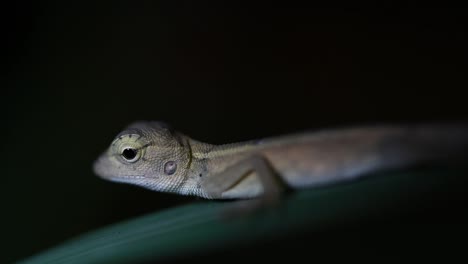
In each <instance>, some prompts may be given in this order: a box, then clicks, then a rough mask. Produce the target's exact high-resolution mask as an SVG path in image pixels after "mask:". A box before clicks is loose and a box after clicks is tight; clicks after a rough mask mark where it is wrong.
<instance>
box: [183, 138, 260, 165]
mask: <svg viewBox="0 0 468 264" xmlns="http://www.w3.org/2000/svg"><path fill="white" fill-rule="evenodd" d="M190 144H191V146H192V155H193V158H195V159H198V160H206V159H216V158H221V157H224V156H232V155H238V154H242V153H245V152H251V151H253V150H256V149H258V148H259V145H258V142H257V141H255V140H252V141H245V142H238V143H231V144H223V145H211V144H207V143H203V142H199V141H196V140H191V141H190Z"/></svg>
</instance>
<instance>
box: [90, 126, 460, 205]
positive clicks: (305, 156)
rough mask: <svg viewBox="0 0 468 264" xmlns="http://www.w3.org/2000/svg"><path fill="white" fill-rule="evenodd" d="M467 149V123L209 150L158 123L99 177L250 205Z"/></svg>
mask: <svg viewBox="0 0 468 264" xmlns="http://www.w3.org/2000/svg"><path fill="white" fill-rule="evenodd" d="M467 149H468V126H467V125H464V124H454V125H441V126H438V125H413V126H373V127H371V126H368V127H355V128H346V129H335V130H324V131H319V132H312V133H302V134H294V135H287V136H282V137H276V138H267V139H263V140H252V141H246V142H241V143H234V144H226V145H211V144H207V143H203V142H199V141H197V140H194V139H192V138H190V137H188V136H186V135H184V134H182V133H180V132H177V131H175V130H173V129H172V128H171V127H169V126H168V125H166V124H164V123H161V122H137V123H134V124H132V125H130V126H129V127H128V128H127V129H125V130H124V131H122V132H121V133H120V134H119V135H118V136H117V137H116V138H115V140H114V141H113V142H112V144H111V146H110V147H109V149H108V150H107V151H106V152H105V153H103V154H102V155H101V156H100V157H99V158H98V160H97V161H96V162H95V164H94V171H95V173H96V174H97V175H99V176H100V177H102V178H104V179H107V180H111V181H117V182H124V183H129V184H136V185H139V186H142V187H145V188H149V189H151V190H155V191H162V192H172V193H177V194H181V195H195V196H200V197H204V198H208V199H226V198H236V199H245V198H254V197H259V196H262V195H263V196H268V195H270V196H272V197H274V196H277V195H278V194H279V193H281V191H282V189H283V188H282V187H283V186H287V187H289V188H292V189H301V188H310V187H314V186H322V185H325V184H330V183H336V182H341V181H349V180H352V179H356V178H359V177H361V176H365V175H367V174H369V173H371V172H375V171H379V170H384V169H398V168H402V167H405V166H410V165H415V164H419V163H423V162H433V161H443V160H450V159H451V158H453V157H460V156H461V155H462V154H466V150H467Z"/></svg>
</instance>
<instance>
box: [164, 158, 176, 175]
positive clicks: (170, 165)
mask: <svg viewBox="0 0 468 264" xmlns="http://www.w3.org/2000/svg"><path fill="white" fill-rule="evenodd" d="M176 170H177V163H176V162H175V161H172V160H171V161H168V162H166V164H164V173H165V174H166V175H172V174H174V173H175V172H176Z"/></svg>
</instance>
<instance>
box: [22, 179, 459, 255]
mask: <svg viewBox="0 0 468 264" xmlns="http://www.w3.org/2000/svg"><path fill="white" fill-rule="evenodd" d="M462 178H466V173H463V172H460V171H457V172H456V171H447V170H413V171H406V172H386V173H381V174H378V175H373V176H372V177H367V178H365V179H363V180H360V181H357V182H352V183H347V184H339V185H335V186H330V187H323V188H315V189H309V190H303V191H297V192H294V193H292V194H290V195H287V196H285V197H284V199H283V201H282V202H281V203H280V204H279V205H278V206H276V207H274V208H268V209H263V210H259V211H256V212H254V213H250V214H247V215H240V216H238V217H233V218H231V219H225V218H222V217H221V216H222V215H223V214H222V213H223V212H224V210H226V208H228V207H229V206H232V203H233V202H227V201H224V202H216V201H197V202H194V203H193V204H190V205H186V206H181V207H178V208H173V209H169V210H165V211H161V212H154V213H152V214H149V215H146V216H143V217H138V218H136V219H131V220H128V221H124V222H121V223H117V224H115V225H112V226H109V227H105V228H102V229H100V230H96V231H94V232H91V233H88V234H84V235H82V236H80V237H77V238H75V239H72V240H70V241H68V242H65V243H63V244H62V245H59V246H57V247H55V248H52V249H50V250H48V251H45V252H43V253H42V254H38V255H36V256H33V257H31V258H29V259H26V260H24V261H23V262H21V263H136V262H141V261H149V260H151V261H160V260H167V259H171V258H173V257H177V256H191V255H195V254H209V252H214V250H217V249H218V250H222V249H224V248H228V247H230V248H236V247H238V246H240V245H245V243H250V244H252V245H255V244H256V243H260V242H263V241H267V240H269V239H274V238H279V239H281V238H282V237H284V236H286V235H288V234H291V233H297V232H302V231H304V230H307V231H312V232H320V231H323V230H332V229H333V228H337V227H339V226H340V227H341V226H343V224H345V225H346V224H349V223H355V222H358V223H359V222H360V221H361V222H362V221H363V220H366V219H372V218H373V217H375V216H377V215H381V214H382V213H385V212H386V213H387V215H388V212H392V210H393V211H395V210H396V211H398V212H401V210H405V209H404V208H406V209H407V210H412V209H413V207H417V206H419V205H421V204H423V205H424V204H426V203H428V200H427V198H428V197H434V195H437V194H440V195H444V194H446V193H448V192H452V191H453V188H457V187H456V186H459V183H460V179H462ZM408 204H412V206H413V207H408ZM405 206H406V207H405Z"/></svg>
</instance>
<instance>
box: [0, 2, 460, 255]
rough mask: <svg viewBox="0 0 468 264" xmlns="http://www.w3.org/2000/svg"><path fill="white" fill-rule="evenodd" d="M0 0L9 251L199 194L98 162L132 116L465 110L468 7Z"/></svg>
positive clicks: (341, 118)
mask: <svg viewBox="0 0 468 264" xmlns="http://www.w3.org/2000/svg"><path fill="white" fill-rule="evenodd" d="M165 2H168V1H165ZM169 2H170V1H169ZM2 5H3V7H2V9H1V13H2V16H1V17H2V21H1V23H2V45H3V47H2V53H4V56H3V59H2V61H3V62H4V67H5V69H4V70H3V71H2V72H3V74H4V75H5V77H4V78H3V83H4V84H3V85H2V86H3V89H2V95H1V111H2V113H3V116H4V118H3V119H2V123H3V128H2V129H1V130H2V134H3V137H2V138H3V142H2V143H1V151H2V157H3V161H2V163H1V164H2V181H1V182H2V183H1V186H2V192H1V199H0V201H1V208H2V214H1V218H2V219H1V223H2V225H1V228H2V231H1V237H2V240H3V241H2V242H4V243H2V244H4V245H6V250H5V251H3V250H2V251H3V252H2V254H1V258H2V260H0V262H2V263H3V262H5V261H12V260H15V259H19V258H23V257H26V256H29V255H31V254H34V253H37V252H39V251H41V250H44V249H46V248H48V247H50V246H53V245H57V244H59V243H60V242H62V241H63V240H65V239H68V238H71V237H73V236H76V235H78V234H80V233H82V232H85V231H90V230H94V229H96V228H99V227H102V226H104V225H107V224H110V223H114V222H117V221H119V220H123V219H130V218H132V217H134V216H138V215H142V214H145V213H149V212H153V211H156V210H160V209H162V208H166V207H171V206H174V205H176V204H181V203H186V202H190V201H193V199H194V198H185V197H178V196H175V195H169V194H159V193H154V192H150V191H147V190H144V189H140V188H138V187H133V186H129V185H120V184H115V183H110V182H104V181H102V180H100V179H99V178H97V177H95V175H94V174H93V173H92V171H91V165H92V162H93V160H94V159H95V158H96V157H97V155H98V154H99V153H100V152H101V151H103V150H104V149H105V148H106V147H107V145H108V144H109V143H110V142H111V140H112V139H113V137H114V136H115V135H116V134H117V133H118V132H119V131H120V130H121V129H122V128H123V127H125V126H126V125H127V124H128V123H130V122H133V121H135V120H162V121H166V122H168V123H170V124H172V125H173V126H174V127H175V128H177V129H179V130H181V131H183V132H185V133H187V134H189V135H191V136H192V137H194V138H196V139H199V140H202V141H207V142H211V143H228V142H233V141H238V140H246V139H252V138H258V137H264V136H272V135H277V134H281V133H287V132H294V131H298V130H305V129H314V128H323V127H330V126H343V125H349V124H363V123H364V124H368V123H382V122H419V121H441V120H460V119H466V117H467V110H466V97H465V96H464V95H463V94H462V90H464V89H465V88H466V87H468V86H467V84H468V80H467V75H466V70H467V67H466V66H467V55H468V54H467V48H466V47H468V38H467V32H466V23H465V21H463V18H464V16H465V15H466V12H467V10H464V9H411V8H395V7H387V8H384V9H373V10H365V9H337V8H335V9H323V8H321V9H317V8H312V7H307V6H294V7H293V6H292V5H291V6H285V5H284V3H283V4H281V5H276V6H274V5H270V6H267V5H261V6H253V5H251V4H249V5H240V4H239V5H221V4H215V5H213V4H209V5H208V4H198V3H178V4H168V3H165V4H161V3H158V4H156V3H150V1H148V2H146V3H143V2H140V1H134V2H133V3H131V4H121V3H118V2H110V3H107V4H105V3H103V2H99V3H92V4H89V3H84V2H80V3H74V4H71V3H68V2H67V3H54V2H51V1H50V2H49V1H40V2H34V3H29V2H21V3H16V4H14V3H10V4H8V5H6V4H2ZM4 249H5V247H4Z"/></svg>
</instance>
